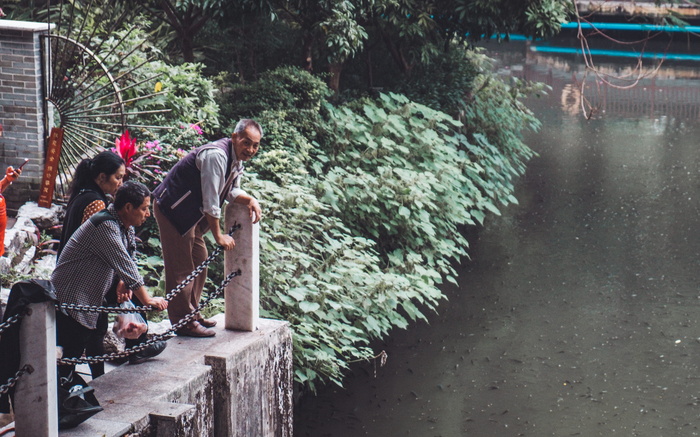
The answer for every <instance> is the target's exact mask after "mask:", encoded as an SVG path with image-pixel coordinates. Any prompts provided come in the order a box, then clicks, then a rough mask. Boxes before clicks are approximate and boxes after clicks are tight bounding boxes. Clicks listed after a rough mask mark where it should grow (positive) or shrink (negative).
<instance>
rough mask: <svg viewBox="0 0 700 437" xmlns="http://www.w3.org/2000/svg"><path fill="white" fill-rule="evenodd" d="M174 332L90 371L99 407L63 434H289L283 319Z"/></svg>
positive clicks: (288, 361) (287, 336)
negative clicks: (157, 344) (161, 347)
mask: <svg viewBox="0 0 700 437" xmlns="http://www.w3.org/2000/svg"><path fill="white" fill-rule="evenodd" d="M214 319H215V320H217V321H218V322H219V323H218V325H217V326H216V327H215V328H214V329H215V330H216V331H217V333H216V336H215V337H212V338H189V337H175V338H172V339H170V340H168V347H167V349H166V350H165V351H164V352H163V353H162V354H160V355H159V356H157V357H155V358H153V359H151V360H149V361H147V362H145V363H143V364H139V365H129V364H124V365H122V366H120V367H118V368H116V369H114V370H112V371H111V372H108V373H107V374H105V375H104V376H101V377H100V378H97V379H95V380H94V381H93V382H92V383H91V385H92V386H93V387H95V395H96V396H97V399H98V400H99V401H100V404H101V405H102V407H103V408H104V411H102V412H100V413H98V414H96V415H95V416H93V417H92V418H90V419H89V420H87V421H86V422H85V423H83V424H81V425H80V426H78V427H77V428H74V429H72V430H65V431H61V432H60V433H59V435H60V436H64V437H68V436H70V437H83V436H104V437H121V436H124V435H126V434H128V433H135V434H137V435H139V436H140V437H147V436H154V437H155V436H166V435H167V436H168V437H180V436H193V437H194V436H196V437H208V436H226V437H233V436H253V435H255V436H259V437H263V436H286V437H291V436H292V408H293V405H292V382H293V380H292V342H291V340H292V337H291V329H290V327H289V324H288V323H287V322H282V321H276V320H268V319H261V320H260V324H259V326H260V329H258V330H257V331H255V332H242V331H228V330H225V329H224V328H223V324H224V316H223V314H220V315H218V316H216V317H215V318H214Z"/></svg>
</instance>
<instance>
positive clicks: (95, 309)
mask: <svg viewBox="0 0 700 437" xmlns="http://www.w3.org/2000/svg"><path fill="white" fill-rule="evenodd" d="M240 228H241V225H239V224H237V223H236V224H234V225H233V226H231V229H230V230H229V232H228V235H233V233H234V232H235V231H237V230H238V229H240ZM222 250H223V247H221V246H218V247H217V248H216V249H214V252H212V253H211V255H209V256H208V257H207V259H205V260H204V262H202V263H201V264H200V265H198V266H197V268H195V269H194V270H193V271H192V273H190V274H189V275H187V277H186V278H185V280H184V281H182V282H181V283H180V284H178V285H177V287H175V288H173V289H172V290H171V291H170V292H169V293H168V294H166V295H165V300H167V301H171V300H172V299H173V298H174V297H175V296H176V295H177V294H178V293H179V292H180V291H182V289H183V288H185V287H186V286H187V285H189V283H190V282H192V281H194V279H195V278H196V277H197V276H199V275H200V274H201V273H202V272H203V271H204V269H205V268H207V266H208V265H209V264H211V262H212V261H214V259H215V258H216V257H217V256H218V255H219V254H220V253H221V251H222ZM56 308H58V309H66V310H75V311H81V312H87V313H110V314H119V313H147V312H149V311H153V307H152V306H150V305H146V306H138V307H133V308H119V307H105V306H100V305H79V304H76V303H61V302H59V303H56Z"/></svg>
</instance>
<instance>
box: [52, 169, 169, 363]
mask: <svg viewBox="0 0 700 437" xmlns="http://www.w3.org/2000/svg"><path fill="white" fill-rule="evenodd" d="M150 196H151V193H150V192H149V191H148V188H146V187H145V186H144V185H143V184H140V183H138V182H126V183H124V185H122V186H121V187H119V189H118V190H117V193H116V195H115V197H114V203H113V204H112V205H110V206H109V207H108V208H107V209H104V210H102V211H101V212H98V213H97V214H94V215H92V216H91V217H90V218H89V219H88V220H87V221H86V222H85V223H83V224H82V225H81V226H80V227H79V228H78V229H77V230H76V231H75V232H74V233H73V235H72V236H71V238H70V240H68V243H66V245H65V247H64V248H63V251H62V252H61V256H60V257H59V258H58V262H57V263H56V269H55V270H54V271H53V274H52V275H51V282H52V283H53V285H54V288H55V289H56V297H58V300H59V302H61V303H67V304H78V305H94V306H99V305H101V304H102V301H103V299H104V297H105V295H106V294H107V292H108V291H109V290H110V289H112V288H114V287H116V293H117V300H118V301H119V302H124V301H126V300H127V299H130V298H131V297H132V292H133V294H135V295H136V297H137V298H138V300H139V301H140V302H141V303H143V304H144V305H150V306H152V307H153V308H154V309H158V310H164V309H166V308H167V307H168V301H166V300H165V299H163V298H162V297H152V296H151V295H150V294H149V293H148V291H147V290H146V287H145V285H144V281H143V278H142V277H141V275H140V274H139V269H138V266H137V265H136V262H135V261H134V260H133V258H131V256H130V252H131V247H132V246H133V245H134V244H135V239H134V228H133V227H134V226H141V225H142V224H143V223H144V222H145V221H146V219H147V218H148V217H150V215H151V213H150V209H149V208H150V205H151V197H150ZM97 319H98V313H95V312H85V311H77V310H71V309H69V310H67V314H64V313H63V312H61V311H57V312H56V329H57V332H56V340H57V344H58V345H59V346H61V347H63V357H64V358H78V357H80V356H81V355H82V354H83V351H84V350H85V347H86V346H87V344H88V340H89V338H90V336H91V335H92V334H93V332H94V330H95V329H96V328H97ZM154 346H155V344H154ZM163 349H165V342H162V343H161V344H158V345H157V347H155V348H151V349H147V350H146V351H148V356H145V357H142V358H143V359H146V358H150V357H153V356H155V355H158V354H159V353H161V352H162V351H163ZM146 351H144V352H146ZM74 367H75V366H59V375H60V376H62V377H65V376H68V375H69V374H70V372H71V371H72V370H73V368H74Z"/></svg>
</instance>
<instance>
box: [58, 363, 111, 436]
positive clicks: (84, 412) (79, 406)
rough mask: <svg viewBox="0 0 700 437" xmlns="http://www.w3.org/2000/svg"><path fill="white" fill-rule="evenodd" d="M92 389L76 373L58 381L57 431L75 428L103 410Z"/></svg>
mask: <svg viewBox="0 0 700 437" xmlns="http://www.w3.org/2000/svg"><path fill="white" fill-rule="evenodd" d="M94 391H95V389H94V388H92V387H90V386H89V385H88V384H87V382H85V380H84V379H83V378H82V377H81V376H80V375H79V374H78V373H76V372H71V374H70V375H69V376H68V377H63V378H59V381H58V429H69V428H75V427H76V426H78V425H80V424H81V423H83V422H85V421H86V420H87V419H89V418H90V417H92V416H94V415H95V414H97V413H99V412H100V411H102V410H103V408H102V407H101V406H100V403H99V402H97V398H96V397H95V394H94V393H93V392H94Z"/></svg>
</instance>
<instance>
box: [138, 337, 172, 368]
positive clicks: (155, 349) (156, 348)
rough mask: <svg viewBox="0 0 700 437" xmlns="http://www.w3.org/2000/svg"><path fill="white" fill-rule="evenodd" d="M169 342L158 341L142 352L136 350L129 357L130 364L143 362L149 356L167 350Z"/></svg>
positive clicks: (151, 356)
mask: <svg viewBox="0 0 700 437" xmlns="http://www.w3.org/2000/svg"><path fill="white" fill-rule="evenodd" d="M167 345H168V343H166V342H164V341H162V340H161V341H157V342H155V343H153V344H152V345H150V346H148V347H147V348H146V349H144V350H142V351H141V352H136V353H135V354H133V355H131V356H130V357H129V364H141V363H143V362H144V361H146V360H147V359H149V358H153V357H155V356H156V355H158V354H160V353H161V352H163V351H164V350H165V347H166V346H167Z"/></svg>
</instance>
